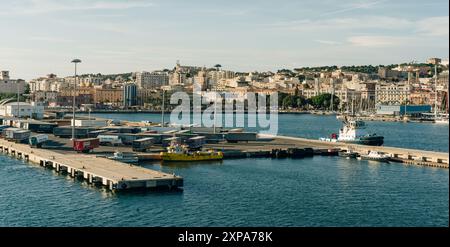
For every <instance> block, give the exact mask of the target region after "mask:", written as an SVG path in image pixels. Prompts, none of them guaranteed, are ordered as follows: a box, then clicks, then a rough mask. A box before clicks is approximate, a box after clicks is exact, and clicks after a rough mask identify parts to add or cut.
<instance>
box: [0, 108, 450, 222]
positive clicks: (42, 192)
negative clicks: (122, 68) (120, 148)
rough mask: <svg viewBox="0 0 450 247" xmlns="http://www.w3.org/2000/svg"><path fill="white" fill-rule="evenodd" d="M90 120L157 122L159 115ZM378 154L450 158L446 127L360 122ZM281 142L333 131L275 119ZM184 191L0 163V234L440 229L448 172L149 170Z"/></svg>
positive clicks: (295, 118)
mask: <svg viewBox="0 0 450 247" xmlns="http://www.w3.org/2000/svg"><path fill="white" fill-rule="evenodd" d="M98 116H102V117H107V118H114V119H123V120H135V121H141V120H146V121H159V120H160V115H159V114H99V115H98ZM367 124H368V128H369V129H371V130H374V132H376V133H377V134H381V135H384V136H385V141H386V145H389V146H398V147H408V148H419V149H427V150H436V151H445V152H448V125H444V126H439V125H433V124H425V123H424V124H422V123H389V122H368V123H367ZM279 127H280V128H279V130H280V134H282V135H292V136H301V137H308V138H318V137H321V136H326V135H329V134H330V133H332V132H336V131H337V129H338V128H339V127H340V123H339V122H338V121H337V120H336V119H335V117H334V116H315V115H294V114H292V115H291V114H283V115H279ZM143 166H144V167H147V168H150V169H155V170H162V171H165V172H170V173H172V172H175V173H176V174H178V175H181V176H183V177H184V179H185V184H184V189H183V190H182V191H170V192H169V191H149V192H131V193H113V192H110V191H107V190H106V189H104V188H98V187H95V186H92V185H88V184H86V183H85V182H83V181H78V180H74V179H72V178H70V177H66V176H62V175H59V174H57V173H56V172H54V171H53V170H48V169H44V168H42V167H38V166H35V165H31V164H28V163H24V162H22V161H19V160H15V159H12V158H10V157H7V156H4V155H0V181H1V182H2V187H3V188H2V190H1V192H0V226H448V223H449V221H448V218H449V211H448V208H449V207H448V206H449V205H448V200H449V176H448V169H440V168H429V167H418V166H405V165H402V164H397V163H392V164H381V163H376V162H369V161H358V160H347V159H343V158H339V157H322V156H316V157H313V158H305V159H300V160H292V159H269V158H262V159H237V160H224V161H222V162H211V163H198V164H164V165H161V164H160V163H158V162H157V163H147V164H143Z"/></svg>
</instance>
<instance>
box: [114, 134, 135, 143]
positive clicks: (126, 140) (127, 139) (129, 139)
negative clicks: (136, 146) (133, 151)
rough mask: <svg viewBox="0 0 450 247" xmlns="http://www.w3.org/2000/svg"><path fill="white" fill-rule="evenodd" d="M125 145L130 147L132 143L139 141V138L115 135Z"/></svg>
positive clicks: (130, 135) (129, 135) (133, 135)
mask: <svg viewBox="0 0 450 247" xmlns="http://www.w3.org/2000/svg"><path fill="white" fill-rule="evenodd" d="M116 135H117V136H119V138H120V140H121V141H122V143H123V144H125V145H132V144H133V141H135V140H137V139H139V136H138V135H136V134H131V133H121V134H116Z"/></svg>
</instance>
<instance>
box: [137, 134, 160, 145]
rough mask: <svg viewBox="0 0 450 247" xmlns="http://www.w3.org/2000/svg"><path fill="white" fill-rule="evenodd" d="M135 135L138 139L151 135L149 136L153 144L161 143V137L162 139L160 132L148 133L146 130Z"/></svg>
mask: <svg viewBox="0 0 450 247" xmlns="http://www.w3.org/2000/svg"><path fill="white" fill-rule="evenodd" d="M136 135H137V136H138V137H139V139H141V138H147V137H151V138H153V142H154V144H161V142H162V139H163V136H162V135H161V134H154V133H148V132H145V133H139V134H136Z"/></svg>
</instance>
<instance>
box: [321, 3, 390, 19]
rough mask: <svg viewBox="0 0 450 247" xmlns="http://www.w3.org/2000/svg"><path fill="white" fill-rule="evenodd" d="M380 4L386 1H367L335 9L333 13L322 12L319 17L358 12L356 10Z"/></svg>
mask: <svg viewBox="0 0 450 247" xmlns="http://www.w3.org/2000/svg"><path fill="white" fill-rule="evenodd" d="M382 2H386V0H380V1H369V2H363V3H353V4H351V5H350V7H347V8H342V9H337V10H333V11H329V12H324V13H322V14H321V15H320V16H327V15H334V14H339V13H344V12H349V11H353V10H358V9H370V8H372V7H373V6H375V5H377V4H379V3H382Z"/></svg>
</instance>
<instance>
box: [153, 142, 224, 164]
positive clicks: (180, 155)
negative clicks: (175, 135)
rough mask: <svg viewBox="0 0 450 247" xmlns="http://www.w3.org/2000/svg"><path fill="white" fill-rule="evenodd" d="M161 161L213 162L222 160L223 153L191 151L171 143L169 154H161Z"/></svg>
mask: <svg viewBox="0 0 450 247" xmlns="http://www.w3.org/2000/svg"><path fill="white" fill-rule="evenodd" d="M161 159H162V160H163V161H183V162H188V161H211V160H222V159H223V153H222V152H215V151H213V150H209V151H206V152H202V151H196V152H191V151H189V149H188V147H187V146H186V145H180V144H176V143H171V145H170V146H169V147H167V152H161Z"/></svg>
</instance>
